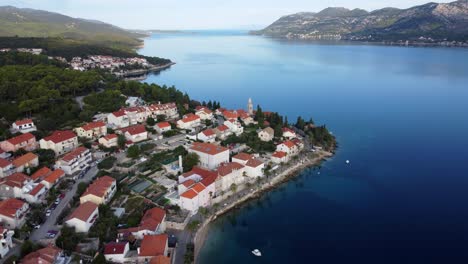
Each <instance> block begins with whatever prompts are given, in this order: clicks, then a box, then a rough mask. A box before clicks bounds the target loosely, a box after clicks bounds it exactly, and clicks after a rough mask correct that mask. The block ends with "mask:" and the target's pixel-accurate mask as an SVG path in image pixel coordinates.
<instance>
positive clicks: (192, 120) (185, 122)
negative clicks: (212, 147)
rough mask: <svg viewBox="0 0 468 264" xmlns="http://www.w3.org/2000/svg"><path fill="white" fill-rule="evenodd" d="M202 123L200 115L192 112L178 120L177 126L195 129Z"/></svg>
mask: <svg viewBox="0 0 468 264" xmlns="http://www.w3.org/2000/svg"><path fill="white" fill-rule="evenodd" d="M200 125H201V119H200V117H199V116H198V115H194V114H192V113H190V114H187V115H184V116H183V118H182V119H180V120H178V121H177V127H178V128H180V129H188V130H194V129H195V128H196V127H199V126H200Z"/></svg>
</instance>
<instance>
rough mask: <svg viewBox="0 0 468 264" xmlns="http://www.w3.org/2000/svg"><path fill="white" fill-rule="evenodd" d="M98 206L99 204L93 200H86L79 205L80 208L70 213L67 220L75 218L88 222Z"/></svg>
mask: <svg viewBox="0 0 468 264" xmlns="http://www.w3.org/2000/svg"><path fill="white" fill-rule="evenodd" d="M97 208H98V206H97V204H95V203H93V202H85V203H82V204H80V205H79V206H78V208H76V209H75V211H73V213H71V214H70V216H69V217H68V218H67V221H68V220H70V219H73V218H76V219H80V220H81V221H84V222H87V221H88V220H89V218H90V217H91V215H92V214H93V212H94V211H96V209H97Z"/></svg>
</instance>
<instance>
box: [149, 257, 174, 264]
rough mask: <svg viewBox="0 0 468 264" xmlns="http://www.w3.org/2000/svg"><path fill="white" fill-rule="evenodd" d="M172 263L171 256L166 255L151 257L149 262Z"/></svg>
mask: <svg viewBox="0 0 468 264" xmlns="http://www.w3.org/2000/svg"><path fill="white" fill-rule="evenodd" d="M170 263H171V258H170V257H166V256H156V257H154V258H151V260H150V263H149V264H170Z"/></svg>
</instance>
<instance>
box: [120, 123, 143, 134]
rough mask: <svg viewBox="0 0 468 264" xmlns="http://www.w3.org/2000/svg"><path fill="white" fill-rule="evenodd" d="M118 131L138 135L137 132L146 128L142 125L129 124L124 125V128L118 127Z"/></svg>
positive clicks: (139, 132)
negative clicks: (127, 125)
mask: <svg viewBox="0 0 468 264" xmlns="http://www.w3.org/2000/svg"><path fill="white" fill-rule="evenodd" d="M120 131H122V133H127V132H128V133H129V134H130V135H138V134H141V133H145V132H146V128H145V126H144V125H134V126H129V127H125V128H122V129H120Z"/></svg>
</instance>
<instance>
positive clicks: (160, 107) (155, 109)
mask: <svg viewBox="0 0 468 264" xmlns="http://www.w3.org/2000/svg"><path fill="white" fill-rule="evenodd" d="M148 111H149V112H150V114H151V116H152V117H153V118H154V119H158V116H164V117H165V119H167V120H174V119H177V118H179V112H178V110H177V105H176V104H175V103H167V104H161V102H158V103H157V104H152V105H150V106H148Z"/></svg>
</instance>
